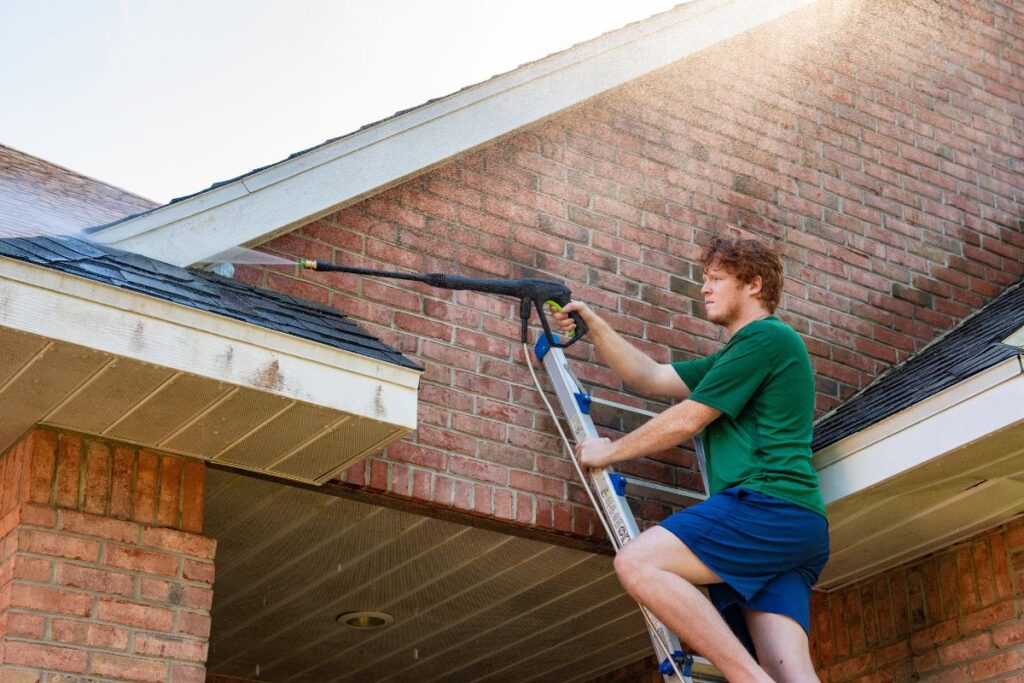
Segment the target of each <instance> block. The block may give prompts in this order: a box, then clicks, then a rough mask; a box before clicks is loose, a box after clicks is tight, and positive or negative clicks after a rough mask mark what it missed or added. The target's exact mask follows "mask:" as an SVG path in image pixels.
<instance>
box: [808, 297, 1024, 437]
mask: <svg viewBox="0 0 1024 683" xmlns="http://www.w3.org/2000/svg"><path fill="white" fill-rule="evenodd" d="M1021 327H1024V280H1022V281H1021V282H1018V283H1017V284H1015V285H1013V286H1012V287H1010V288H1009V289H1007V290H1006V291H1005V292H1003V293H1002V294H1001V295H1000V296H998V297H997V298H995V299H994V300H992V301H991V302H990V303H989V304H988V305H987V306H985V307H984V308H982V309H981V310H979V311H978V312H976V313H975V314H973V315H972V316H970V317H969V318H967V319H965V320H964V321H963V322H961V323H960V324H959V325H958V326H957V327H955V328H953V329H952V330H950V331H949V332H947V333H946V334H945V335H943V336H942V337H940V338H939V339H937V340H936V341H934V342H932V343H931V344H930V345H928V346H927V347H925V348H924V349H922V350H921V351H920V352H919V353H917V354H916V355H914V356H913V357H911V358H909V359H908V360H907V361H906V362H904V363H902V364H900V365H897V366H896V367H894V368H892V369H890V370H889V371H888V372H886V373H885V374H883V375H881V376H879V377H878V378H877V379H875V381H874V382H872V383H871V384H869V385H868V386H867V387H866V388H865V389H864V390H863V391H861V392H860V393H858V394H857V395H856V396H854V397H852V398H851V399H849V400H848V401H846V402H845V403H843V404H842V405H840V406H839V407H838V408H836V409H835V410H834V411H832V412H831V413H829V414H828V415H825V416H824V417H823V418H821V419H820V420H818V422H817V423H816V424H815V426H814V442H813V443H812V445H811V446H812V449H813V450H815V451H817V450H820V449H822V448H825V447H826V446H829V445H831V444H833V443H835V442H837V441H839V440H841V439H843V438H845V437H847V436H849V435H851V434H854V433H856V432H859V431H861V430H862V429H865V428H867V427H869V426H871V425H873V424H874V423H876V422H880V421H881V420H883V419H885V418H887V417H889V416H890V415H894V414H896V413H898V412H900V411H901V410H904V409H905V408H908V407H910V406H911V405H913V404H915V403H918V402H919V401H922V400H924V399H926V398H928V397H929V396H932V395H934V394H937V393H939V392H940V391H942V390H943V389H948V388H949V387H951V386H953V385H955V384H958V383H959V382H962V381H963V380H965V379H967V378H968V377H970V376H972V375H975V374H977V373H979V372H981V371H982V370H985V369H987V368H990V367H992V366H993V365H996V364H997V363H999V362H1001V361H1003V360H1006V359H1007V358H1012V357H1014V356H1016V355H1021V354H1022V353H1024V351H1021V349H1019V348H1017V347H1016V346H1009V345H1007V344H1004V343H1003V340H1005V339H1006V338H1007V337H1009V336H1010V335H1011V334H1013V333H1014V332H1015V331H1016V330H1018V329H1020V328H1021Z"/></svg>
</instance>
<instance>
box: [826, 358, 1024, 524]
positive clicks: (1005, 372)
mask: <svg viewBox="0 0 1024 683" xmlns="http://www.w3.org/2000/svg"><path fill="white" fill-rule="evenodd" d="M1021 359H1022V356H1016V357H1014V358H1009V359H1007V360H1004V361H1003V362H1001V363H999V364H998V365H995V366H993V367H991V368H988V369H987V370H984V371H983V372H980V373H978V374H977V375H974V376H973V377H970V378H968V379H966V380H964V381H963V382H960V383H959V384H957V385H955V386H953V387H950V388H949V389H946V390H944V391H941V392H939V393H938V394H936V395H934V396H930V397H928V398H926V399H924V400H923V401H920V402H919V403H916V404H914V405H913V406H911V407H910V408H907V409H906V410H904V411H902V412H899V413H897V414H895V415H892V416H890V417H888V418H886V419H885V420H882V421H881V422H879V423H877V424H875V425H872V426H871V427H869V428H867V429H865V430H862V431H860V432H857V433H856V434H852V435H850V436H848V437H846V438H845V439H842V440H841V441H838V442H836V443H834V444H832V445H830V446H828V447H826V448H823V449H822V450H820V451H818V452H817V453H816V454H815V455H814V464H815V467H816V468H817V470H818V476H819V477H820V480H821V493H822V497H823V498H824V499H825V504H826V505H830V504H832V503H834V502H836V501H838V500H840V499H843V498H846V497H847V496H851V495H854V494H856V493H858V492H860V491H864V490H866V489H868V488H871V487H872V486H875V485H877V484H879V483H881V482H883V481H885V480H887V479H891V478H892V477H895V476H898V475H900V474H902V473H904V472H908V471H910V470H912V469H914V468H915V467H917V466H919V465H923V464H925V463H927V462H929V461H931V460H933V459H935V458H937V457H940V456H942V455H943V454H946V453H949V452H951V451H954V450H956V449H959V448H962V447H964V446H966V445H968V444H970V443H972V442H974V441H976V440H978V439H981V438H983V437H985V436H986V435H988V434H992V433H994V432H997V431H999V430H1000V429H1004V428H1006V427H1009V426H1012V425H1014V424H1016V423H1018V422H1020V421H1021V420H1024V367H1022V362H1021Z"/></svg>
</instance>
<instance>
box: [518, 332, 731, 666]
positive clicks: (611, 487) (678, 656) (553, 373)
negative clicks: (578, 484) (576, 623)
mask: <svg viewBox="0 0 1024 683" xmlns="http://www.w3.org/2000/svg"><path fill="white" fill-rule="evenodd" d="M534 350H535V354H536V357H537V358H538V359H539V360H540V361H541V363H542V365H543V366H544V369H545V370H547V373H548V377H549V378H550V379H551V384H552V386H553V388H554V390H555V395H556V397H557V398H558V402H559V404H560V406H561V408H562V412H563V415H564V416H565V419H566V421H567V422H568V424H569V428H570V430H571V431H572V435H573V439H574V441H575V442H576V443H579V442H580V441H582V440H583V439H586V438H592V437H598V436H599V435H598V433H597V429H596V428H595V427H594V421H593V419H592V418H591V416H590V408H591V406H592V405H601V406H604V407H606V408H609V409H611V410H613V411H616V412H625V413H632V414H634V415H640V416H643V417H646V418H650V417H654V415H655V414H654V413H652V412H650V411H647V410H643V409H640V408H634V407H633V406H628V405H625V404H621V403H616V402H614V401H607V400H602V399H599V398H595V397H593V396H591V395H590V394H589V393H588V392H587V391H586V389H585V388H584V387H583V386H582V385H581V384H580V382H579V380H577V379H576V376H575V375H574V374H573V373H572V370H570V369H569V363H568V361H567V360H566V358H565V353H564V352H563V351H562V349H561V348H558V347H555V346H552V345H551V344H550V343H549V342H548V340H547V337H546V336H545V335H541V336H540V338H539V339H538V340H537V343H536V345H535V347H534ZM694 445H695V449H696V452H697V459H698V461H699V463H700V470H701V475H702V477H703V480H704V490H705V491H707V488H708V482H707V474H706V472H707V468H706V467H705V458H704V448H703V444H701V442H700V438H699V437H698V438H695V439H694ZM570 457H572V455H571V454H570ZM589 478H590V489H591V491H592V492H593V494H594V496H593V498H594V499H595V501H596V503H597V505H598V506H599V507H600V508H601V509H600V510H598V511H597V512H598V514H599V515H603V517H604V519H605V520H607V524H606V525H605V528H606V530H607V531H609V533H610V534H611V536H612V538H611V539H610V540H611V542H612V546H613V547H614V549H615V550H616V551H618V549H619V548H621V547H622V546H624V545H625V544H626V543H628V542H629V541H631V540H632V539H634V538H636V537H637V536H638V535H640V530H639V528H638V527H637V523H636V518H635V517H634V516H633V513H632V512H631V511H630V509H629V503H628V502H627V500H626V495H627V494H630V495H635V496H640V497H644V498H650V499H654V500H659V501H662V502H668V503H670V504H673V505H677V506H686V505H692V504H694V503H697V502H700V501H701V500H704V499H705V498H706V497H707V496H706V494H705V493H694V492H691V491H685V490H679V489H674V488H672V487H670V486H665V485H664V484H659V483H657V482H651V481H646V480H643V479H638V478H635V477H628V476H624V475H621V474H616V473H615V472H613V471H612V469H611V468H610V467H604V468H601V469H591V470H590V471H589ZM582 483H583V484H584V486H586V484H587V482H582ZM641 611H642V612H643V613H644V614H645V621H646V622H647V628H648V631H649V632H650V635H651V642H652V644H653V646H654V652H655V655H656V656H657V658H658V662H659V670H660V671H661V673H662V675H663V676H664V678H665V682H666V683H695V682H704V681H707V682H711V681H724V680H725V678H724V677H723V676H722V674H721V673H719V671H718V669H716V668H715V667H714V665H713V664H711V662H709V661H708V660H707V659H705V658H704V657H695V656H693V655H690V654H687V653H684V652H683V649H682V647H681V645H680V643H679V638H677V637H676V635H675V634H674V633H672V631H670V630H669V629H668V628H667V627H666V626H665V625H664V624H662V623H661V621H660V620H659V619H658V618H657V617H655V616H654V615H653V613H651V612H650V611H649V610H647V609H646V608H643V607H641ZM666 647H667V648H668V652H666ZM669 656H671V657H672V658H673V660H674V662H675V663H676V666H675V667H673V665H672V664H671V663H670V662H669V661H668V657H669ZM678 674H681V675H682V679H681V680H680V677H679V675H678Z"/></svg>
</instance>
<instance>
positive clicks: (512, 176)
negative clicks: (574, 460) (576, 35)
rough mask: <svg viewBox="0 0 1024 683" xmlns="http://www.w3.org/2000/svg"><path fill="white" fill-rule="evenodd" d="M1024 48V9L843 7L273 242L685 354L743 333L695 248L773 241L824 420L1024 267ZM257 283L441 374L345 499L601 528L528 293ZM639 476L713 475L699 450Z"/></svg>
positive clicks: (616, 392)
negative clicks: (561, 311)
mask: <svg viewBox="0 0 1024 683" xmlns="http://www.w3.org/2000/svg"><path fill="white" fill-rule="evenodd" d="M1022 38H1024V13H1022V11H1021V8H1020V6H1019V5H1018V4H1015V3H1009V2H1003V1H998V2H997V1H995V0H980V1H978V2H972V3H960V2H954V1H953V0H942V1H941V2H939V1H936V0H908V1H902V0H901V1H900V2H895V1H892V2H884V1H880V0H842V1H836V2H831V1H829V0H823V1H822V2H820V3H816V4H815V5H814V6H813V7H811V8H810V9H807V10H805V11H801V12H799V13H797V14H796V15H794V16H792V17H788V18H784V19H783V20H781V21H778V22H774V23H773V24H771V25H769V26H767V27H764V28H762V29H759V30H756V31H753V32H751V33H749V34H747V35H744V36H740V37H738V38H736V39H734V40H731V41H729V42H728V43H726V44H723V45H721V46H717V47H714V48H712V49H709V50H707V51H705V52H704V53H702V54H699V55H697V56H694V57H693V58H691V59H687V60H685V61H683V62H681V63H679V64H676V65H674V66H671V67H669V68H666V69H664V70H662V71H660V72H658V73H656V74H653V75H650V76H648V77H644V78H642V79H639V80H637V81H635V82H633V83H631V84H629V85H627V86H625V87H621V88H618V89H616V90H614V91H611V92H609V93H607V94H605V95H602V96H601V97H598V98H595V99H594V100H591V101H589V102H587V103H585V104H583V105H581V106H579V107H577V108H575V109H573V110H572V111H570V112H567V113H563V114H560V115H558V116H555V117H553V118H552V119H550V120H548V121H546V122H544V123H543V124H540V125H536V126H532V127H529V128H527V129H525V130H523V131H520V132H518V133H516V134H515V135H512V136H510V137H508V138H506V139H504V140H501V141H499V142H496V143H494V144H492V145H489V146H487V147H485V148H483V149H481V150H479V151H476V152H474V153H471V154H467V155H464V156H463V157H461V158H459V159H457V160H455V161H453V162H451V163H448V164H445V165H443V166H441V167H439V168H437V169H435V170H432V171H431V172H429V173H426V174H425V175H422V176H420V177H418V178H416V179H414V180H410V181H408V182H405V183H403V184H401V185H399V186H397V187H394V188H392V189H389V190H387V191H384V192H381V193H380V194H378V195H376V196H374V197H371V198H369V199H366V200H365V201H362V202H359V203H357V204H354V205H352V206H349V207H347V208H345V209H343V210H341V211H338V212H336V213H334V214H332V215H330V216H328V217H326V218H324V219H323V220H319V221H317V222H315V223H312V224H310V225H308V226H305V227H304V228H301V229H299V230H296V231H294V232H293V233H291V234H289V235H287V236H284V237H281V238H278V239H276V240H274V241H273V242H272V243H270V244H269V245H267V246H268V247H269V248H270V249H273V250H275V251H277V252H280V253H285V254H291V255H301V256H306V257H312V258H317V259H324V260H328V261H337V262H339V263H346V264H350V265H358V266H372V267H396V268H401V269H409V270H416V271H432V270H433V271H449V272H451V271H454V272H459V273H465V274H472V275H481V276H492V277H519V276H523V275H540V276H548V277H559V278H565V279H566V280H567V281H568V283H569V284H570V285H571V287H572V290H573V292H574V294H575V296H576V297H577V298H581V299H584V300H586V301H588V302H589V303H591V304H592V305H593V306H596V307H597V308H599V309H600V310H601V312H602V313H604V315H605V316H606V317H608V318H609V319H610V320H611V321H612V322H613V324H614V325H615V326H616V327H617V328H618V329H619V330H620V331H621V332H623V333H624V334H625V335H626V336H627V337H629V338H630V339H631V340H632V341H633V342H634V343H636V344H637V345H638V346H640V347H641V348H643V349H644V350H645V351H647V352H649V353H650V354H652V355H653V356H654V357H655V358H656V359H658V360H659V361H669V360H672V359H678V358H686V357H690V356H691V355H693V354H706V353H708V352H710V351H712V350H713V349H715V348H716V347H717V346H718V344H719V343H720V342H721V339H722V337H721V335H720V333H719V331H718V330H717V329H716V328H715V327H714V326H712V325H710V324H708V323H707V322H706V321H705V320H704V319H703V317H702V305H701V303H700V301H701V297H700V295H699V281H700V272H699V268H698V267H697V266H696V263H695V260H696V258H697V255H698V252H699V246H698V245H700V244H701V243H702V242H704V241H706V240H707V239H709V238H710V237H711V236H712V235H714V234H719V233H732V232H742V233H745V234H753V235H756V236H760V237H764V238H767V239H771V240H774V241H776V242H777V243H779V244H780V245H781V247H782V250H783V252H784V260H785V267H786V273H787V276H788V286H787V289H786V295H785V297H784V299H783V302H782V308H781V315H782V317H783V318H784V319H785V320H786V321H787V322H789V323H791V324H792V325H793V326H794V327H795V328H796V329H797V330H799V331H800V332H801V333H802V334H803V336H804V339H805V340H806V342H807V345H808V348H809V349H810V352H811V354H812V359H813V362H814V367H815V370H816V373H817V387H818V402H817V403H818V409H819V412H822V411H826V410H828V409H830V408H832V407H833V406H835V405H836V404H837V403H838V402H839V401H840V400H842V399H844V398H846V397H848V396H850V395H851V394H853V393H854V392H856V391H857V390H858V389H860V388H861V387H863V386H864V385H866V384H867V383H868V382H870V381H871V380H872V379H873V378H874V377H876V376H878V375H879V374H880V373H881V372H882V371H883V370H885V369H886V368H888V367H890V366H891V365H892V364H894V363H896V362H898V361H900V360H903V359H905V358H906V357H907V356H908V355H910V354H911V353H913V352H914V351H915V350H917V349H920V348H921V347H922V346H923V345H925V344H926V343H928V342H929V341H931V340H932V339H934V338H935V337H936V336H937V335H938V334H940V333H941V332H943V331H945V330H948V329H950V328H951V327H953V326H954V325H955V324H956V323H957V322H959V321H960V320H961V319H963V318H964V317H965V316H967V315H968V314H970V313H971V312H972V311H974V310H976V309H977V308H979V307H980V306H982V305H983V304H985V303H986V302H987V301H989V300H990V299H991V298H993V297H994V296H995V295H996V294H998V293H999V292H1000V291H1001V290H1002V289H1003V288H1004V287H1005V286H1006V285H1008V284H1009V283H1011V282H1014V281H1016V280H1017V279H1019V278H1020V277H1021V275H1022V274H1024V234H1022V217H1024V216H1022V211H1021V206H1020V195H1021V191H1022V190H1024V178H1022V176H1021V172H1020V162H1019V160H1020V159H1021V158H1024V145H1022V132H1021V120H1022V118H1024V108H1022V106H1021V102H1020V93H1021V85H1022V80H1021V76H1020V70H1021V64H1022V63H1024V56H1022V50H1021V45H1022V44H1024V43H1022ZM240 277H242V278H244V279H247V280H250V281H253V282H257V283H259V284H262V285H266V286H269V287H271V288H274V289H277V290H281V291H284V292H288V293H290V294H294V295H297V296H300V297H305V298H307V299H310V300H313V301H318V302H321V303H325V304H328V305H331V306H334V307H336V308H338V309H340V310H342V311H344V312H346V313H348V314H350V315H351V316H353V317H354V318H355V319H357V320H359V321H360V322H361V323H362V324H363V325H364V326H365V327H367V328H368V329H369V330H370V331H372V332H374V333H376V334H378V335H380V336H381V337H383V338H384V339H385V340H386V341H388V342H390V343H391V344H393V345H395V346H397V347H399V348H400V349H402V350H403V351H405V352H406V353H407V354H409V355H410V356H412V357H413V358H415V359H417V360H418V361H420V362H421V363H423V364H424V365H425V366H426V368H427V370H426V373H425V375H424V381H423V386H422V389H421V391H420V405H421V407H420V413H419V429H418V431H417V432H416V433H415V435H413V436H411V437H410V438H408V439H406V440H405V441H403V442H402V443H399V444H395V445H393V446H391V447H389V448H388V450H387V452H386V454H385V455H383V456H381V457H374V458H372V459H370V460H369V461H368V462H367V463H365V464H364V465H360V466H359V467H356V468H354V469H353V470H351V471H350V472H349V473H348V474H347V475H346V476H345V478H344V480H345V482H346V483H347V484H348V485H351V486H353V487H361V488H365V489H369V490H373V491H383V492H389V493H391V494H393V495H395V496H399V497H411V498H415V499H419V500H426V501H433V503H434V504H436V505H439V506H451V507H454V508H456V509H460V510H465V511H468V512H470V513H473V514H480V515H488V516H493V517H496V518H498V519H501V520H509V521H512V522H518V523H522V524H528V525H535V526H538V527H542V528H549V529H557V530H562V531H566V532H575V533H582V534H586V533H588V532H590V531H594V527H593V525H592V523H591V520H590V519H589V515H588V513H587V510H586V506H585V505H584V504H583V498H582V496H581V494H580V492H579V490H578V489H577V488H576V487H575V485H574V484H572V483H571V482H572V481H573V480H574V475H573V474H572V471H571V468H570V466H569V463H568V462H567V460H566V458H565V454H564V453H562V452H561V451H562V447H561V445H560V444H559V442H558V440H557V439H556V437H555V434H554V431H553V429H552V425H551V423H550V420H549V418H548V417H547V416H546V414H545V413H544V411H543V408H542V406H541V404H540V402H539V401H538V399H537V397H536V395H535V392H534V390H533V388H532V386H531V383H530V380H529V376H528V374H527V371H526V369H525V368H524V367H523V362H522V361H523V359H522V353H521V351H520V348H519V346H518V343H517V339H518V324H517V320H516V317H515V316H516V313H515V306H514V305H513V302H511V301H508V300H506V299H501V298H497V297H493V296H482V295H477V294H472V293H465V292H462V293H456V294H453V293H449V292H443V291H437V290H433V289H429V288H427V287H425V286H420V285H415V284H414V285H401V284H396V283H395V282H388V281H383V280H375V279H370V278H359V277H354V276H345V275H325V274H318V273H312V272H308V271H304V272H301V273H300V272H296V271H281V270H269V271H268V270H259V269H252V268H250V269H241V270H240ZM571 355H572V356H574V357H575V358H576V359H577V361H579V362H577V364H576V366H575V369H576V371H577V373H578V374H579V376H580V377H581V379H582V380H583V381H584V382H587V383H589V384H590V386H592V387H594V388H595V390H596V391H597V392H598V393H600V394H602V395H605V396H610V397H613V398H618V399H620V400H632V399H630V398H629V397H628V396H627V395H625V394H622V393H621V392H622V387H621V386H620V384H619V382H618V381H617V380H616V378H615V377H613V376H612V375H611V374H610V373H609V372H608V371H607V369H606V368H604V367H602V366H601V365H600V364H599V363H593V364H592V361H594V360H595V359H594V358H593V356H592V351H591V349H590V347H589V346H588V345H586V344H581V345H577V346H576V347H574V349H573V353H572V354H571ZM650 407H654V408H657V407H658V406H657V405H656V404H651V405H650ZM605 423H606V424H607V426H608V427H609V428H611V427H614V426H616V425H615V423H614V422H613V421H610V420H608V421H605ZM624 469H629V470H631V471H633V472H635V473H637V474H640V475H642V476H647V477H649V478H653V479H659V480H661V481H664V482H666V483H672V484H676V485H680V486H695V485H696V482H697V475H696V473H695V472H694V471H693V470H692V459H691V458H690V456H689V454H688V453H685V452H676V453H671V454H664V455H662V456H659V457H655V458H651V459H648V460H645V461H640V462H636V463H632V464H631V465H629V466H628V467H626V468H624ZM645 512H646V514H647V515H648V516H650V517H654V518H657V517H659V516H660V515H662V514H663V513H664V511H663V510H662V509H660V508H657V507H656V506H655V507H652V508H651V509H649V510H646V511H645ZM598 533H599V532H598Z"/></svg>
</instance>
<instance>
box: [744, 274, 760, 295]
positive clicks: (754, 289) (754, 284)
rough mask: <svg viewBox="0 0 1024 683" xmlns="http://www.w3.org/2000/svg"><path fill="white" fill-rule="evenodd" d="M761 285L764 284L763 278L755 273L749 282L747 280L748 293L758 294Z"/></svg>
mask: <svg viewBox="0 0 1024 683" xmlns="http://www.w3.org/2000/svg"><path fill="white" fill-rule="evenodd" d="M763 286H764V279H763V278H762V277H761V276H760V275H755V276H754V279H753V280H751V281H750V282H749V283H748V284H747V287H749V288H750V293H751V294H755V295H757V294H760V293H761V288H762V287H763Z"/></svg>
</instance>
